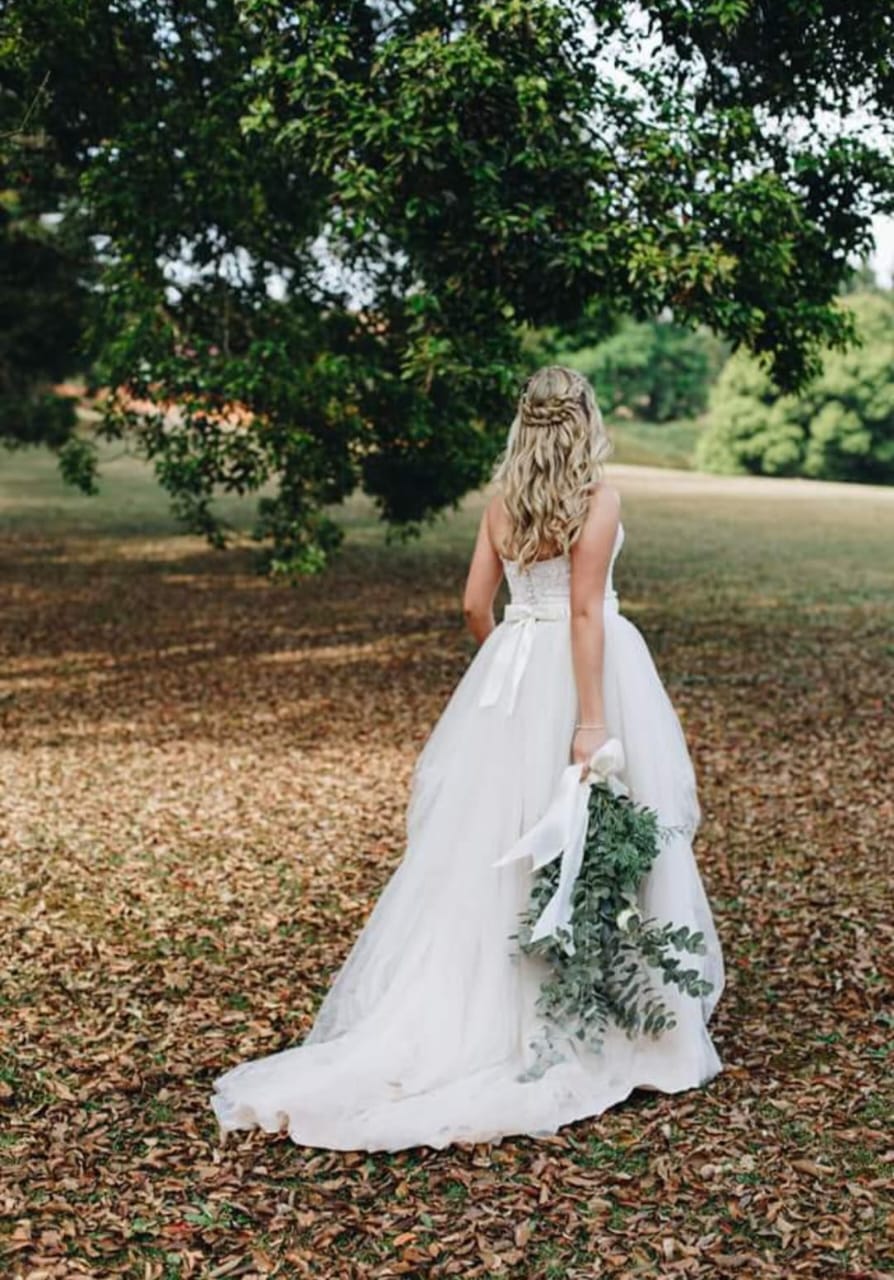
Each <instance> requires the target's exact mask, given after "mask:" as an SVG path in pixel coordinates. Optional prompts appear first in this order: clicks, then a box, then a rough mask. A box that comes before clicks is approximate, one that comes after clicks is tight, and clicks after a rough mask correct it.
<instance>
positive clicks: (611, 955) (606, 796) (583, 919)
mask: <svg viewBox="0 0 894 1280" xmlns="http://www.w3.org/2000/svg"><path fill="white" fill-rule="evenodd" d="M670 834H671V829H670V828H662V827H660V826H659V823H658V817H657V815H656V813H655V812H654V810H652V809H649V808H647V807H646V806H644V805H638V804H635V803H634V802H633V801H632V800H631V799H629V798H628V797H626V796H615V795H613V794H612V792H611V791H610V790H609V789H608V788H607V787H605V786H603V785H601V784H594V785H592V786H591V787H590V797H589V820H588V826H587V835H586V841H585V845H584V855H583V860H582V863H581V868H580V871H579V873H578V876H577V879H576V880H575V884H574V891H573V895H572V909H571V931H572V937H573V942H574V954H573V955H571V956H569V955H568V954H567V952H566V951H565V949H564V946H563V945H562V937H564V933H563V931H561V930H560V931H559V932H560V937H559V938H553V937H547V938H541V939H538V940H537V941H536V942H532V941H531V933H532V929H533V926H534V924H535V922H536V921H537V919H538V917H539V916H540V914H541V912H542V911H543V909H544V907H545V906H546V905H547V903H548V902H549V900H550V899H551V898H552V896H553V894H554V893H555V892H556V889H557V888H558V885H559V877H560V874H561V859H556V860H554V861H553V862H550V863H547V865H546V866H544V867H541V868H540V870H539V871H537V872H536V874H535V876H534V882H533V885H532V888H531V896H530V900H529V904H528V908H527V910H526V912H525V913H524V915H523V916H522V920H521V925H520V927H519V931H518V935H517V937H518V940H519V945H520V947H521V949H522V950H523V951H525V952H526V953H528V954H530V955H535V956H541V957H543V958H544V959H546V960H548V961H549V964H550V968H551V973H550V976H549V978H547V979H546V980H545V981H544V982H543V984H542V986H541V989H540V995H539V997H538V1000H537V1009H538V1011H539V1012H540V1014H541V1015H542V1019H543V1029H542V1032H541V1035H540V1037H539V1038H538V1040H537V1041H535V1042H534V1044H533V1045H532V1047H533V1048H534V1049H535V1053H536V1059H535V1063H534V1065H533V1066H532V1067H531V1068H530V1072H531V1075H532V1076H537V1075H540V1074H542V1072H543V1071H544V1070H545V1069H546V1068H547V1067H548V1066H549V1065H550V1064H551V1063H553V1062H556V1061H558V1060H560V1059H561V1057H562V1050H561V1048H560V1047H559V1045H558V1044H557V1040H556V1032H557V1031H558V1032H559V1033H560V1035H568V1034H572V1035H574V1036H576V1037H577V1039H578V1040H580V1041H582V1042H583V1044H584V1045H585V1047H586V1048H588V1049H591V1050H594V1051H596V1052H598V1051H599V1050H600V1049H601V1048H602V1045H603V1042H604V1038H605V1033H606V1030H607V1028H608V1026H609V1024H610V1023H611V1022H614V1023H615V1024H616V1025H617V1026H619V1027H620V1028H622V1030H624V1031H625V1032H626V1033H627V1035H628V1036H630V1037H631V1038H633V1037H634V1036H637V1035H651V1036H658V1035H660V1034H661V1033H662V1032H663V1031H666V1030H670V1029H671V1028H672V1027H673V1026H674V1025H675V1019H674V1016H673V1013H672V1011H671V1010H670V1009H669V1008H668V1007H667V1005H666V1004H665V1003H664V1001H663V999H662V998H661V995H660V994H659V993H658V992H657V991H656V990H655V988H654V985H653V983H652V980H651V977H650V973H649V971H650V970H657V971H658V972H659V973H660V974H661V978H662V982H663V983H664V984H667V983H673V984H674V985H676V986H677V987H679V988H680V990H681V991H683V992H685V994H687V995H689V996H692V997H699V996H701V995H705V994H707V993H708V992H709V991H710V990H711V989H712V984H711V983H710V982H707V981H706V980H705V979H703V978H701V977H700V975H699V972H698V970H697V969H683V968H682V967H681V964H680V960H679V958H678V956H677V955H674V954H673V952H675V951H676V952H689V953H691V954H704V939H703V937H702V935H701V934H700V933H694V932H692V931H691V930H690V929H689V928H688V927H687V926H685V925H683V926H675V925H673V924H669V923H668V924H663V925H662V924H659V923H658V922H657V921H655V920H651V919H649V920H643V919H642V918H641V916H640V914H639V911H638V908H637V906H636V903H637V891H638V890H639V888H640V887H641V885H642V882H643V880H644V878H645V877H646V876H647V875H648V872H649V870H650V868H651V866H652V864H653V862H654V861H655V859H656V858H657V857H658V855H659V852H660V849H659V844H660V841H661V839H663V838H666V837H667V836H668V835H670ZM513 936H516V935H513Z"/></svg>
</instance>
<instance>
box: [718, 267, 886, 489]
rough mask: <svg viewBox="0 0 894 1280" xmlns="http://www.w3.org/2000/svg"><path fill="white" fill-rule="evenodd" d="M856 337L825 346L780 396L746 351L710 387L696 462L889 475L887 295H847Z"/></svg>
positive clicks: (845, 476)
mask: <svg viewBox="0 0 894 1280" xmlns="http://www.w3.org/2000/svg"><path fill="white" fill-rule="evenodd" d="M842 304H843V306H845V307H846V308H847V309H848V310H849V311H850V312H851V313H852V314H853V316H854V319H855V322H856V329H857V332H858V334H859V338H860V344H859V345H856V346H854V347H853V348H851V349H850V350H848V351H844V352H841V351H831V350H830V351H828V352H826V354H825V360H824V365H823V371H822V373H821V374H820V376H819V377H817V378H815V379H814V380H813V381H812V382H811V383H810V384H809V385H808V386H807V387H806V388H805V390H804V391H803V392H802V393H801V394H800V395H799V396H794V395H781V394H780V393H779V391H778V389H777V388H776V387H775V386H774V385H773V382H772V380H771V378H770V375H769V374H768V373H767V371H766V370H765V369H763V368H761V366H760V365H759V363H758V362H756V361H755V360H754V359H753V358H750V357H748V356H747V355H746V354H745V353H744V352H740V353H737V355H736V356H735V357H734V358H733V359H732V360H730V362H729V364H728V365H727V367H726V368H725V369H724V371H723V373H722V374H721V376H720V378H719V379H718V382H717V384H716V386H715V388H714V390H713V392H712V395H711V401H710V418H709V425H708V427H707V428H706V430H705V432H704V433H703V435H702V436H701V437H700V438H699V440H698V442H697V445H696V463H697V465H698V466H700V467H701V468H702V469H703V470H706V471H719V472H750V473H754V474H763V475H801V476H812V477H814V478H817V479H823V480H851V481H862V482H864V483H872V484H891V483H894V361H892V357H891V335H892V332H894V295H892V294H891V292H890V291H889V292H881V291H873V292H869V293H863V294H850V295H848V296H847V297H846V298H844V299H842Z"/></svg>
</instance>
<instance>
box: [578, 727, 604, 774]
mask: <svg viewBox="0 0 894 1280" xmlns="http://www.w3.org/2000/svg"><path fill="white" fill-rule="evenodd" d="M608 739H609V734H608V731H607V730H606V729H605V727H604V726H603V727H602V728H599V729H576V730H575V731H574V737H573V738H572V740H571V759H572V761H573V762H574V763H575V764H579V765H580V766H581V777H582V778H583V777H584V776H585V774H586V771H587V765H588V763H589V761H590V758H591V756H592V755H593V754H594V752H596V751H598V750H599V748H600V747H601V746H602V744H603V742H607V741H608Z"/></svg>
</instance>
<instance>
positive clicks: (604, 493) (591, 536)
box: [578, 484, 621, 547]
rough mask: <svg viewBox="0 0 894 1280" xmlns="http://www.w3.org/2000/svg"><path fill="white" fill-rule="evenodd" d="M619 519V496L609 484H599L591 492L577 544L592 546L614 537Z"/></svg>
mask: <svg viewBox="0 0 894 1280" xmlns="http://www.w3.org/2000/svg"><path fill="white" fill-rule="evenodd" d="M620 519H621V494H620V492H619V491H618V490H617V489H616V488H615V487H614V485H611V484H599V485H597V486H596V488H595V489H594V490H593V494H592V496H591V498H590V507H589V510H588V512H587V515H586V517H585V519H584V523H583V526H582V528H581V532H580V537H579V538H578V543H582V544H583V545H584V546H585V547H586V546H593V545H594V544H597V543H599V542H602V541H603V540H604V539H605V538H606V537H614V535H615V533H616V531H617V528H618V524H619V522H620Z"/></svg>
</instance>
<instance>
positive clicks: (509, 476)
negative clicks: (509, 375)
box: [493, 364, 612, 568]
mask: <svg viewBox="0 0 894 1280" xmlns="http://www.w3.org/2000/svg"><path fill="white" fill-rule="evenodd" d="M611 452H612V444H611V441H610V440H609V437H608V435H607V434H606V430H605V424H604V423H603V421H602V414H601V413H600V411H599V406H598V405H597V403H596V396H595V395H594V393H593V388H592V387H591V385H590V383H589V382H588V381H587V379H586V378H585V377H584V376H583V375H582V374H580V373H578V372H577V371H576V370H575V369H568V368H566V367H565V366H564V365H558V364H554V365H546V366H544V367H543V368H542V369H538V370H537V372H536V373H535V374H534V375H533V376H532V377H530V378H529V379H528V381H527V382H526V383H525V385H524V388H523V390H522V393H521V395H520V397H519V401H518V407H517V411H516V414H515V418H514V419H513V422H512V426H511V427H510V429H509V437H508V439H507V442H506V449H505V451H504V453H503V456H502V457H501V458H500V460H499V462H498V463H497V467H496V469H495V471H494V475H493V479H494V482H495V484H497V485H498V487H499V488H500V490H501V492H502V497H503V502H504V504H505V507H506V511H507V513H508V516H509V533H508V535H507V545H506V546H505V547H503V548H502V553H503V555H505V556H506V557H507V559H511V560H515V561H516V562H517V564H518V565H519V567H520V568H525V567H526V566H527V565H529V564H531V563H533V561H535V560H538V559H540V558H541V556H542V555H543V554H544V552H545V551H547V550H548V549H555V550H556V552H557V553H558V554H562V555H566V554H567V553H568V552H569V551H570V549H571V547H572V546H573V544H574V543H575V541H576V540H577V538H578V537H579V535H580V531H581V528H582V526H583V523H584V520H585V519H586V516H587V511H588V510H589V505H590V495H591V493H592V491H593V487H594V485H596V484H598V483H599V480H600V479H601V477H602V466H603V463H604V462H605V460H606V459H607V458H608V457H609V455H610V454H611Z"/></svg>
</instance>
